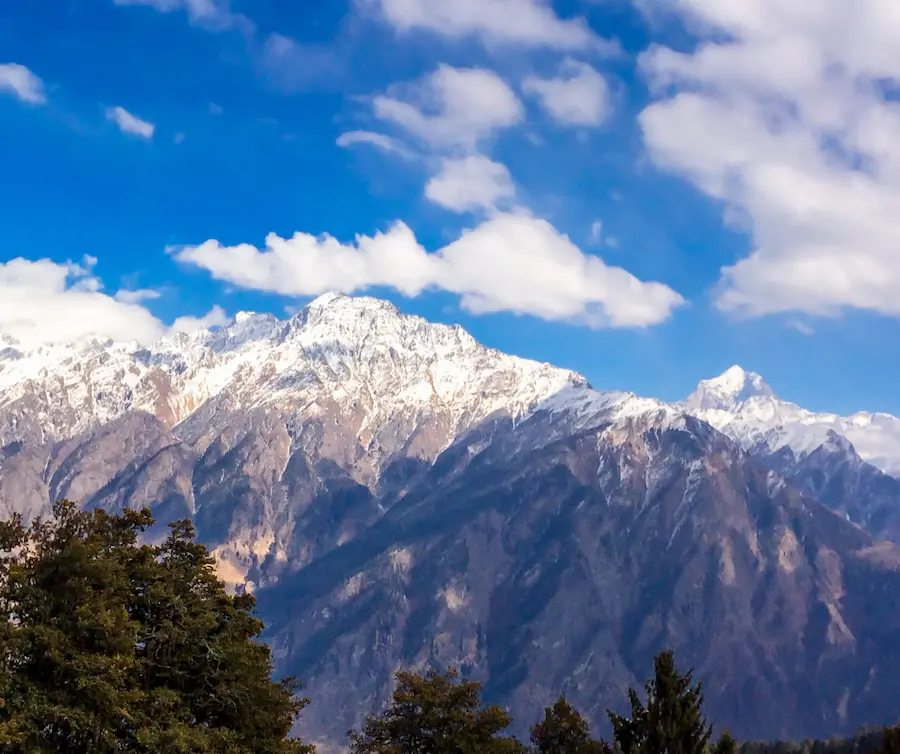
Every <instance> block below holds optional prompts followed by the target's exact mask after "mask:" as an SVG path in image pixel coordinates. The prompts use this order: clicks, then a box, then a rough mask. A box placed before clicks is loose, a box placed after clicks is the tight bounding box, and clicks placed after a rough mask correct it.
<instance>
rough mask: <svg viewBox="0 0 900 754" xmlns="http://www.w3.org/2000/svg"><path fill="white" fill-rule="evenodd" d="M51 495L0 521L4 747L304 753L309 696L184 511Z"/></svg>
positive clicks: (75, 753)
mask: <svg viewBox="0 0 900 754" xmlns="http://www.w3.org/2000/svg"><path fill="white" fill-rule="evenodd" d="M152 523H153V521H152V518H151V516H150V512H149V511H147V510H144V511H141V512H135V511H125V512H124V513H123V514H122V515H109V514H107V513H105V512H104V511H102V510H95V511H93V512H90V513H89V512H84V511H81V510H79V509H78V508H77V507H76V506H75V505H74V504H73V503H70V502H66V501H63V502H60V503H59V504H57V505H56V506H55V508H54V517H53V519H52V520H49V521H42V520H37V521H35V522H34V523H33V524H32V525H31V526H30V527H25V526H24V525H23V524H22V521H21V519H19V518H14V519H12V520H11V521H7V522H3V523H0V552H2V553H4V554H3V556H2V557H0V609H2V611H3V615H2V616H0V623H2V628H0V662H2V664H3V668H2V676H0V752H8V753H9V754H19V752H22V753H24V752H28V753H29V754H33V753H40V752H71V753H72V754H79V753H80V752H85V753H87V752H91V753H92V754H93V753H97V754H105V753H106V752H147V753H148V754H149V753H150V752H172V753H173V754H176V753H181V752H183V753H188V752H191V753H197V754H220V753H221V754H250V752H253V753H254V754H301V753H302V754H308V752H310V747H307V746H304V745H303V744H302V742H300V741H299V740H297V739H289V738H287V736H288V735H289V733H290V729H291V727H292V725H293V722H294V719H295V717H296V715H297V714H298V713H299V712H300V710H301V709H302V708H303V707H304V706H305V705H306V700H305V699H299V698H297V697H296V695H295V692H296V691H297V690H298V689H299V684H297V683H296V682H295V681H294V680H293V679H285V680H282V681H281V682H280V683H275V682H273V681H272V680H271V672H272V663H271V658H270V654H269V649H268V647H267V646H265V645H263V644H259V643H257V642H255V641H254V639H256V638H257V637H258V636H259V635H260V633H261V632H262V628H263V625H262V623H261V622H260V621H259V620H258V619H257V618H256V617H255V616H254V615H253V609H254V606H255V603H254V599H253V597H252V596H250V595H240V596H232V595H229V594H228V593H227V592H226V591H225V589H224V587H223V585H222V583H221V582H220V581H219V580H218V578H217V577H216V575H215V571H214V568H213V561H212V559H211V558H210V556H209V554H208V552H207V551H206V549H205V548H204V547H203V546H202V545H199V544H197V543H195V542H194V530H193V528H192V526H191V524H190V522H188V521H181V522H177V523H175V524H172V525H171V529H172V531H171V534H170V536H169V537H168V539H167V540H166V541H165V542H164V543H163V544H162V545H160V546H158V547H151V546H147V545H141V544H139V542H138V538H139V535H140V534H141V532H143V531H144V530H145V529H146V528H147V527H148V526H150V525H152Z"/></svg>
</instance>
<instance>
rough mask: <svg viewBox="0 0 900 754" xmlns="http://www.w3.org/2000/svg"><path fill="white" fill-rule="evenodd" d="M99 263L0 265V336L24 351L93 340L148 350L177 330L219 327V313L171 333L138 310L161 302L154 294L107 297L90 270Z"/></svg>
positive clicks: (19, 261)
mask: <svg viewBox="0 0 900 754" xmlns="http://www.w3.org/2000/svg"><path fill="white" fill-rule="evenodd" d="M96 261H97V260H96V259H94V258H93V257H85V259H84V260H83V261H82V263H80V264H79V263H74V262H65V263H57V262H54V261H52V260H50V259H39V260H30V259H23V258H21V257H19V258H16V259H12V260H10V261H8V262H0V333H4V334H6V335H11V336H12V337H13V338H15V339H16V340H18V341H19V342H20V343H22V344H23V345H24V346H26V347H32V346H36V345H40V344H42V343H52V342H71V341H75V340H78V339H80V338H83V337H86V336H89V335H98V336H102V337H107V338H112V339H113V340H117V341H138V342H139V343H144V344H148V343H152V342H153V341H155V340H157V339H159V338H161V337H163V336H164V335H166V334H168V333H170V332H172V331H173V329H177V330H190V329H192V328H193V329H196V327H195V324H196V323H203V324H204V325H210V326H211V325H213V324H220V323H221V320H222V317H223V316H224V312H222V311H221V309H219V308H218V307H216V308H214V309H213V310H212V311H211V312H210V313H209V314H207V315H206V316H205V317H201V318H192V317H182V318H179V319H178V320H176V322H175V325H173V326H172V327H168V326H166V325H165V324H163V322H161V321H160V320H159V319H157V318H156V317H155V316H153V314H151V313H150V312H149V311H148V310H147V309H146V308H144V307H143V306H141V305H140V303H141V301H145V300H148V299H152V298H156V297H158V295H159V294H158V293H157V292H156V291H151V290H140V291H119V292H118V293H117V294H116V295H115V296H109V295H107V294H105V293H103V290H102V289H103V284H102V282H101V281H100V279H99V278H97V277H96V276H95V275H94V274H93V272H92V269H91V268H92V267H93V265H94V264H95V263H96Z"/></svg>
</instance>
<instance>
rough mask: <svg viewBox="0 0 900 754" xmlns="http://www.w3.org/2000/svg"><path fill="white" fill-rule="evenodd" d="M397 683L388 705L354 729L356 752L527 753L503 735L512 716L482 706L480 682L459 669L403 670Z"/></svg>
mask: <svg viewBox="0 0 900 754" xmlns="http://www.w3.org/2000/svg"><path fill="white" fill-rule="evenodd" d="M396 681H397V686H396V689H395V691H394V694H393V698H392V702H391V704H390V705H389V706H388V708H387V709H386V710H385V711H384V712H383V713H381V714H380V715H371V716H369V717H368V719H367V720H366V722H365V725H364V726H363V728H362V730H361V731H359V732H351V733H350V751H351V752H352V753H353V754H524V747H523V746H522V745H521V744H520V743H519V742H518V741H516V740H515V739H514V738H510V737H504V736H501V735H500V734H501V733H502V732H503V731H504V730H505V729H506V728H507V727H508V726H509V724H510V722H511V720H510V717H509V715H507V714H506V712H504V711H503V710H502V709H500V708H499V707H496V706H488V707H486V706H483V705H482V703H481V698H480V697H481V684H479V683H475V682H471V681H466V680H461V679H460V677H459V673H458V671H456V670H454V669H451V670H449V671H447V672H446V673H440V672H438V671H435V670H431V671H429V672H428V673H427V674H425V675H424V676H423V675H419V674H416V673H410V672H402V671H401V672H399V673H397V675H396Z"/></svg>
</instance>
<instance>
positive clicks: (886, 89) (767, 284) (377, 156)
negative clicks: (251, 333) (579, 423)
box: [0, 0, 900, 414]
mask: <svg viewBox="0 0 900 754" xmlns="http://www.w3.org/2000/svg"><path fill="white" fill-rule="evenodd" d="M840 4H841V2H840V0H827V1H826V2H820V1H819V0H816V1H815V2H814V1H813V0H798V2H797V3H796V4H795V5H792V6H791V9H790V11H785V9H784V8H783V7H781V5H780V4H779V3H776V2H775V1H774V0H744V2H742V3H740V4H729V3H722V2H720V0H716V2H714V1H713V0H665V1H664V2H663V1H661V2H659V3H647V2H641V1H640V0H633V2H632V0H568V1H567V2H559V3H556V4H554V5H551V4H550V3H547V2H542V1H541V0H477V2H476V1H475V0H329V2H327V3H324V2H322V3H312V2H298V3H283V2H275V0H254V1H253V2H250V1H249V0H246V1H245V2H239V1H238V0H234V2H232V3H231V4H230V5H226V4H225V3H224V2H221V1H220V0H129V1H128V2H125V1H124V0H65V2H60V3H54V4H53V6H54V7H53V8H52V9H49V10H48V7H46V6H41V7H40V8H38V7H37V6H36V5H35V4H34V3H6V4H5V5H4V7H3V10H2V11H0V143H2V145H3V147H4V148H3V150H2V155H3V157H2V163H0V164H2V168H3V169H2V174H0V175H2V180H0V208H2V211H0V330H5V331H9V332H11V333H12V334H14V335H17V336H18V337H20V339H23V340H35V341H37V340H46V339H48V338H52V337H55V336H57V335H58V334H59V333H60V332H62V333H65V334H66V335H78V334H80V333H83V332H88V331H92V330H100V331H103V332H104V333H105V334H109V335H110V336H112V337H128V338H132V337H133V338H135V339H143V340H147V339H152V338H153V337H157V336H158V335H160V334H163V333H164V332H165V331H166V330H167V329H168V328H169V327H170V326H172V325H173V324H174V325H175V326H176V327H178V328H181V329H190V328H191V327H196V326H200V325H201V324H203V323H207V324H215V323H219V322H222V321H224V320H225V319H226V318H227V316H230V315H233V314H234V313H236V312H237V311H241V310H256V311H271V312H274V313H276V314H278V315H279V316H284V315H285V313H286V312H287V311H289V310H290V309H291V308H292V307H297V306H299V305H302V303H304V302H305V301H307V300H309V299H310V298H311V297H312V296H314V295H315V294H316V293H318V292H322V291H324V290H330V289H336V288H337V289H343V290H346V291H348V292H357V293H362V292H367V293H371V294H373V295H377V296H382V297H386V298H389V299H391V300H392V301H394V302H395V303H396V304H397V305H398V307H399V308H400V309H401V310H403V311H404V312H409V313H415V314H420V315H422V316H425V317H427V318H429V319H432V320H437V321H445V322H459V323H460V324H462V325H463V326H464V327H466V328H467V329H468V330H469V331H470V332H472V333H473V334H474V335H475V336H476V337H477V338H478V339H479V340H481V341H482V342H484V343H486V344H488V345H491V346H494V347H497V348H500V349H503V350H506V351H509V352H511V353H515V354H518V355H522V356H527V357H530V358H535V359H540V360H546V361H550V362H553V363H555V364H558V365H561V366H565V367H570V368H573V369H576V370H578V371H580V372H582V373H584V374H586V375H587V376H588V377H589V379H590V380H591V381H592V382H593V383H594V384H595V386H597V387H600V388H620V389H628V390H633V391H635V392H637V393H640V394H644V395H652V396H657V397H661V398H664V399H670V400H671V399H678V398H681V397H683V396H685V395H686V394H687V393H689V392H690V391H691V390H692V388H693V386H694V385H695V384H696V383H697V382H698V381H699V380H700V379H703V378H706V377H712V376H715V375H717V374H718V373H720V372H722V371H724V370H725V369H726V368H727V367H729V366H730V365H732V364H734V363H739V364H741V365H742V366H744V367H745V368H747V369H751V370H754V371H758V372H760V373H761V374H763V375H764V376H765V378H766V379H767V381H768V382H770V384H772V386H773V387H774V388H775V390H776V391H777V392H778V393H779V394H780V395H782V397H785V398H787V399H790V400H794V401H796V402H798V403H800V404H801V405H804V406H806V407H808V408H812V409H817V410H834V411H838V412H842V413H848V412H851V411H853V410H856V409H863V408H864V409H869V410H882V411H889V412H892V413H895V414H897V413H900V395H898V393H897V390H896V387H895V386H896V378H895V375H896V373H897V369H898V366H900V328H898V327H897V319H896V318H897V316H898V315H900V296H898V287H900V250H898V246H897V242H898V241H900V232H898V231H895V230H894V225H895V220H896V218H897V217H900V214H898V213H897V212H896V211H895V205H896V206H897V208H898V209H900V168H898V166H900V150H897V149H896V147H895V145H896V144H897V143H900V139H898V138H897V137H900V115H898V113H897V112H896V106H895V102H894V99H893V98H892V95H891V94H890V92H891V91H892V86H891V85H892V82H896V81H898V79H900V71H897V70H894V69H893V67H892V66H895V65H897V64H896V63H895V62H894V61H892V60H889V59H887V57H885V56H879V55H878V53H877V49H878V48H879V45H878V44H873V43H872V40H876V41H878V40H880V44H881V46H882V47H883V48H884V49H888V48H890V47H891V45H893V46H894V47H895V46H896V44H897V43H900V18H897V17H896V16H897V15H898V14H897V13H894V12H893V11H891V10H890V9H886V8H885V7H884V4H883V3H882V4H879V3H877V2H875V0H866V1H865V2H863V3H862V4H861V5H860V8H861V9H862V10H860V11H859V14H858V19H857V20H858V23H857V25H856V26H855V27H854V28H851V29H849V30H848V29H843V28H841V24H840V13H839V12H838V11H839V8H838V6H840ZM895 22H896V23H895ZM891 35H894V36H891ZM883 57H884V59H882V58H883ZM888 57H889V56H888ZM895 168H898V169H896V170H895ZM295 233H297V234H301V235H298V236H295V237H294V238H293V239H292V236H294V234H295ZM269 234H275V235H276V236H277V237H279V238H280V239H289V240H284V241H280V240H278V238H276V239H275V241H274V242H273V244H272V245H270V246H269V247H267V241H266V239H267V236H268V235H269ZM323 234H328V236H330V237H331V240H323ZM379 234H380V235H379ZM358 235H359V236H362V237H363V238H362V240H360V241H357V240H356V238H357V236H358ZM42 260H43V261H42ZM3 299H5V303H4V301H3ZM61 322H64V326H63V325H61Z"/></svg>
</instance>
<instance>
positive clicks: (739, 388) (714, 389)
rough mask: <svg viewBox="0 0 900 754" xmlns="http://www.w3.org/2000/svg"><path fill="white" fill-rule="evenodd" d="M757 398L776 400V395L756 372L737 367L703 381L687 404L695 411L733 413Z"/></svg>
mask: <svg viewBox="0 0 900 754" xmlns="http://www.w3.org/2000/svg"><path fill="white" fill-rule="evenodd" d="M757 397H765V398H774V397H775V393H774V391H773V390H772V388H770V387H769V386H768V384H766V381H765V380H764V379H763V378H762V377H760V376H759V375H758V374H756V372H748V371H746V370H745V369H743V368H742V367H739V366H737V365H735V366H733V367H730V368H729V369H726V370H725V371H724V372H723V373H722V374H720V375H719V376H718V377H714V378H713V379H710V380H703V381H702V382H701V383H700V384H699V385H697V389H696V390H695V391H694V392H693V393H692V394H691V396H690V397H689V398H688V399H687V401H686V403H687V405H688V406H689V407H690V408H695V409H703V408H712V409H720V410H723V411H733V410H735V409H736V408H738V407H739V406H740V405H741V404H742V403H744V402H745V401H748V400H750V399H751V398H757Z"/></svg>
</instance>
